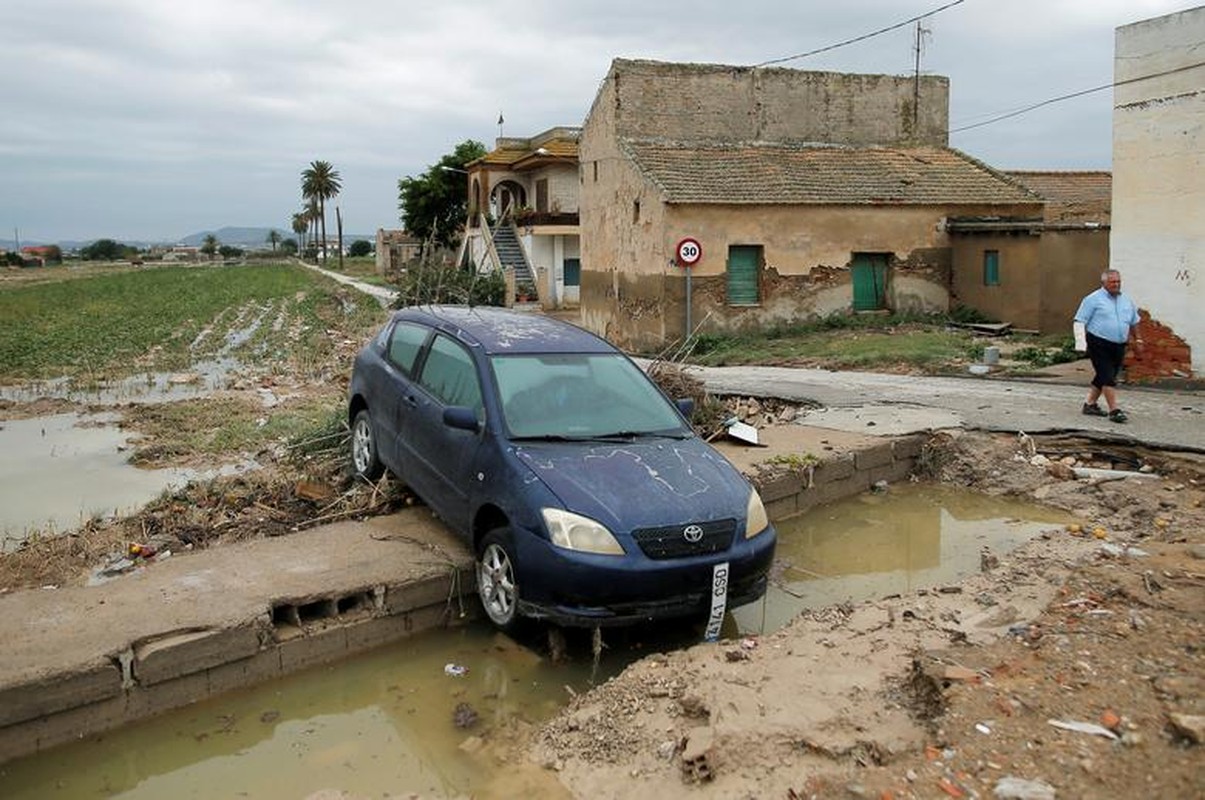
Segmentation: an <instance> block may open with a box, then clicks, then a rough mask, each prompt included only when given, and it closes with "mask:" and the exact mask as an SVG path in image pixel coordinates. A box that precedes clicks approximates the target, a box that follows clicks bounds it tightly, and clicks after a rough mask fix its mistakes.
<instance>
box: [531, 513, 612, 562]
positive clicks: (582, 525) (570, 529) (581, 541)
mask: <svg viewBox="0 0 1205 800" xmlns="http://www.w3.org/2000/svg"><path fill="white" fill-rule="evenodd" d="M543 514H544V524H545V525H547V526H548V535H549V536H551V537H552V543H553V544H555V545H556V546H557V547H563V548H565V549H566V550H577V551H578V552H581V553H599V554H601V555H608V556H621V555H623V547H621V546H620V544H619V542H617V541H616V540H615V537H614V536H613V535H612V534H611V532H610V531H609V530H607V529H606V526H604V525H601V524H599V523H597V522H595V521H594V520H592V519H590V518H589V517H583V516H581V515H580V514H574V513H573V512H571V511H565V510H564V509H560V508H545V509H543Z"/></svg>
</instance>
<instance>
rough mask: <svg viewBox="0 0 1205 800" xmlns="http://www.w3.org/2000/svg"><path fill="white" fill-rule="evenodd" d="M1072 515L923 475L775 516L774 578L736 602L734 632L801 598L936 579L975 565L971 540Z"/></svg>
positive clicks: (768, 626)
mask: <svg viewBox="0 0 1205 800" xmlns="http://www.w3.org/2000/svg"><path fill="white" fill-rule="evenodd" d="M1071 521H1073V520H1072V518H1071V517H1070V516H1069V515H1068V514H1066V513H1065V512H1061V511H1058V510H1054V509H1049V508H1045V507H1043V506H1038V505H1034V504H1032V503H1027V502H1024V501H1019V500H1013V499H1007V498H999V497H989V496H987V495H983V494H978V493H975V492H967V491H963V490H959V489H955V488H950V487H944V486H934V485H926V484H898V485H896V486H892V487H890V489H889V490H888V491H887V492H884V493H881V494H878V493H869V494H863V495H859V496H857V497H851V498H848V499H846V500H842V501H840V502H837V503H833V504H831V505H827V506H823V507H821V508H817V509H814V510H812V511H809V512H808V513H806V514H801V515H799V516H797V517H794V518H792V519H789V520H784V521H782V522H778V523H775V527H776V528H777V529H778V537H779V538H778V550H777V552H776V554H775V558H776V562H777V563H776V566H777V567H778V569H779V573H778V579H777V581H776V582H775V584H774V585H772V586H771V588H770V591H769V592H767V594H766V597H765V599H764V600H763V602H761V603H756V604H753V605H750V606H745V607H744V608H739V609H737V610H736V612H735V613H734V615H733V616H734V617H735V619H736V622H737V626H738V627H739V629H740V631H741V632H742V633H756V632H760V631H763V630H766V631H770V630H775V629H777V628H780V627H782V626H783V625H785V624H786V623H787V622H788V621H789V620H790V619H791V617H793V616H794V615H795V614H797V613H799V612H800V611H801V610H803V609H805V608H819V607H822V606H826V605H830V604H833V603H840V602H844V601H847V600H849V601H854V602H857V601H860V600H870V599H875V598H879V597H885V596H887V595H891V594H897V593H899V592H905V591H909V590H912V589H918V588H923V587H937V586H942V585H944V584H949V583H953V582H954V581H957V580H958V579H960V578H962V577H965V576H966V575H969V574H971V573H974V572H978V571H979V559H980V549H981V548H983V547H985V546H986V547H988V548H989V549H990V550H991V551H992V552H993V553H995V554H997V555H1000V554H1003V553H1007V552H1008V551H1010V550H1012V549H1013V548H1015V547H1016V546H1017V545H1019V544H1021V543H1023V542H1025V541H1026V540H1028V539H1031V538H1033V537H1034V536H1037V535H1038V534H1040V533H1041V532H1043V531H1046V530H1050V529H1052V528H1057V527H1059V526H1061V525H1062V524H1064V523H1067V522H1071Z"/></svg>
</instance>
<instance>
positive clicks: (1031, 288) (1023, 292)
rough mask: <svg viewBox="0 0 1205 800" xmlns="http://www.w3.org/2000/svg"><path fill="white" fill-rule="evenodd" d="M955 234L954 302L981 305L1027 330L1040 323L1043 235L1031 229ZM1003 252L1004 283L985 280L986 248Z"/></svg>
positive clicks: (980, 308) (1001, 273)
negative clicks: (1010, 231)
mask: <svg viewBox="0 0 1205 800" xmlns="http://www.w3.org/2000/svg"><path fill="white" fill-rule="evenodd" d="M952 238H953V252H954V281H953V287H952V288H953V294H954V297H953V298H951V302H952V303H957V304H961V305H965V306H970V307H971V308H974V309H977V310H978V311H981V312H982V313H984V314H986V315H987V316H989V317H991V318H992V319H994V320H998V321H1000V322H1011V323H1012V324H1013V326H1014V327H1017V328H1023V329H1027V330H1032V329H1036V328H1037V327H1038V315H1039V304H1040V302H1041V298H1040V286H1041V273H1040V270H1039V257H1040V255H1041V239H1040V238H1039V237H1037V236H1032V235H1030V234H1028V233H1019V234H1007V233H992V234H989V233H971V234H956V235H955V236H953V237H952ZM987 250H995V251H996V252H998V253H999V254H1000V256H999V262H998V264H999V273H998V274H999V278H1000V283H999V284H997V285H995V286H986V285H984V282H983V278H984V275H983V260H984V255H983V254H984V251H987Z"/></svg>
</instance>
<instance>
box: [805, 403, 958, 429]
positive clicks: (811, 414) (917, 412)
mask: <svg viewBox="0 0 1205 800" xmlns="http://www.w3.org/2000/svg"><path fill="white" fill-rule="evenodd" d="M804 422H805V424H807V425H809V426H812V427H816V428H826V429H830V430H835V431H848V432H850V433H862V434H866V435H867V436H904V435H907V434H910V433H924V432H927V431H936V430H943V429H945V428H961V427H962V417H961V416H960V415H958V414H956V413H954V412H953V411H947V410H945V409H941V408H915V407H908V406H859V407H858V408H823V409H817V410H815V411H808V412H807V413H806V416H805V417H804Z"/></svg>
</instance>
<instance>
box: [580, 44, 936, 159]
mask: <svg viewBox="0 0 1205 800" xmlns="http://www.w3.org/2000/svg"><path fill="white" fill-rule="evenodd" d="M605 83H606V86H605V87H604V89H603V91H602V92H600V98H601V96H602V94H603V93H606V94H608V95H609V96H608V98H607V100H606V102H608V103H609V104H612V105H613V107H614V108H615V109H617V110H618V117H617V121H618V126H617V129H616V130H617V133H618V135H619V136H621V137H665V138H669V139H723V140H727V141H798V142H832V143H841V144H887V143H894V142H908V141H911V142H918V143H925V144H935V145H943V146H944V145H945V144H946V143H947V141H948V136H947V130H948V128H949V124H948V123H949V80H948V79H947V78H945V77H942V76H935V75H922V76H921V78H920V104H919V109H920V111H919V113H918V114H914V108H915V107H916V103H915V102H914V99H915V96H916V83H915V81H913V79H912V78H910V77H900V76H894V75H850V74H844V73H837V72H804V71H802V70H796V69H786V68H779V67H768V68H754V67H734V66H726V65H719V64H668V63H663V62H656V61H629V60H625V59H616V60H615V61H614V62H612V65H611V70H610V72H609V73H608V75H607V78H606V81H605Z"/></svg>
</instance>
